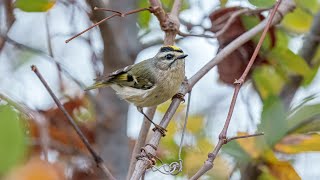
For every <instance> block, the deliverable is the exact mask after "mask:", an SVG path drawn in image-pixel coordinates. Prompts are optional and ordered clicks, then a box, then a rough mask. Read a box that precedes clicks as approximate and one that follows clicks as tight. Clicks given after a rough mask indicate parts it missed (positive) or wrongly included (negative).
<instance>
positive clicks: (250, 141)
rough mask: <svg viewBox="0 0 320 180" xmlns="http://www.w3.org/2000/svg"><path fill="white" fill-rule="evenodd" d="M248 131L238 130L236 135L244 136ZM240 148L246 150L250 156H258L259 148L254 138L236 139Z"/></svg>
mask: <svg viewBox="0 0 320 180" xmlns="http://www.w3.org/2000/svg"><path fill="white" fill-rule="evenodd" d="M245 135H248V133H244V132H238V136H245ZM237 142H238V143H239V145H240V146H241V148H242V149H243V150H244V151H245V152H247V153H248V154H249V155H250V156H251V157H252V158H254V159H256V158H258V157H259V156H260V154H261V150H260V149H259V148H258V147H257V143H256V138H255V137H252V138H244V139H237Z"/></svg>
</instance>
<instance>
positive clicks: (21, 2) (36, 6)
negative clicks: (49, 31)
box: [15, 0, 56, 12]
mask: <svg viewBox="0 0 320 180" xmlns="http://www.w3.org/2000/svg"><path fill="white" fill-rule="evenodd" d="M55 3H56V0H16V2H15V7H16V8H19V9H21V10H22V11H26V12H46V11H48V10H49V9H51V8H52V7H53V5H54V4H55Z"/></svg>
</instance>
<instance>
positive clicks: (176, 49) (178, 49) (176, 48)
mask: <svg viewBox="0 0 320 180" xmlns="http://www.w3.org/2000/svg"><path fill="white" fill-rule="evenodd" d="M168 47H171V48H172V49H174V50H175V51H181V49H180V48H179V47H177V46H168Z"/></svg>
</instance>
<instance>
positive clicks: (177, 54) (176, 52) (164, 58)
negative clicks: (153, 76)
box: [154, 46, 188, 70]
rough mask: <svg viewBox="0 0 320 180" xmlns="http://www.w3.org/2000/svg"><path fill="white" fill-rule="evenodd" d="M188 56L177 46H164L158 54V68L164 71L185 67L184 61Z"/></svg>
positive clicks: (156, 57)
mask: <svg viewBox="0 0 320 180" xmlns="http://www.w3.org/2000/svg"><path fill="white" fill-rule="evenodd" d="M187 56H188V55H186V54H184V53H183V51H182V50H181V49H180V48H179V47H177V46H163V47H161V48H160V50H159V52H158V53H157V54H156V56H155V57H154V59H155V60H156V66H157V67H158V68H160V69H162V70H168V69H171V68H172V69H175V68H176V67H180V66H183V67H184V59H185V58H186V57H187Z"/></svg>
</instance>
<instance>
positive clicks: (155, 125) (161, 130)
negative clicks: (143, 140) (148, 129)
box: [152, 124, 167, 137]
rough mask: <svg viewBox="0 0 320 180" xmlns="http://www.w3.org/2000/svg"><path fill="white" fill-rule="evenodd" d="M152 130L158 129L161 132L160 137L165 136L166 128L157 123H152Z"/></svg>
mask: <svg viewBox="0 0 320 180" xmlns="http://www.w3.org/2000/svg"><path fill="white" fill-rule="evenodd" d="M152 130H153V131H159V132H160V133H161V135H162V137H165V136H166V132H167V130H166V129H165V128H163V127H162V126H160V125H158V124H154V128H153V129H152Z"/></svg>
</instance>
